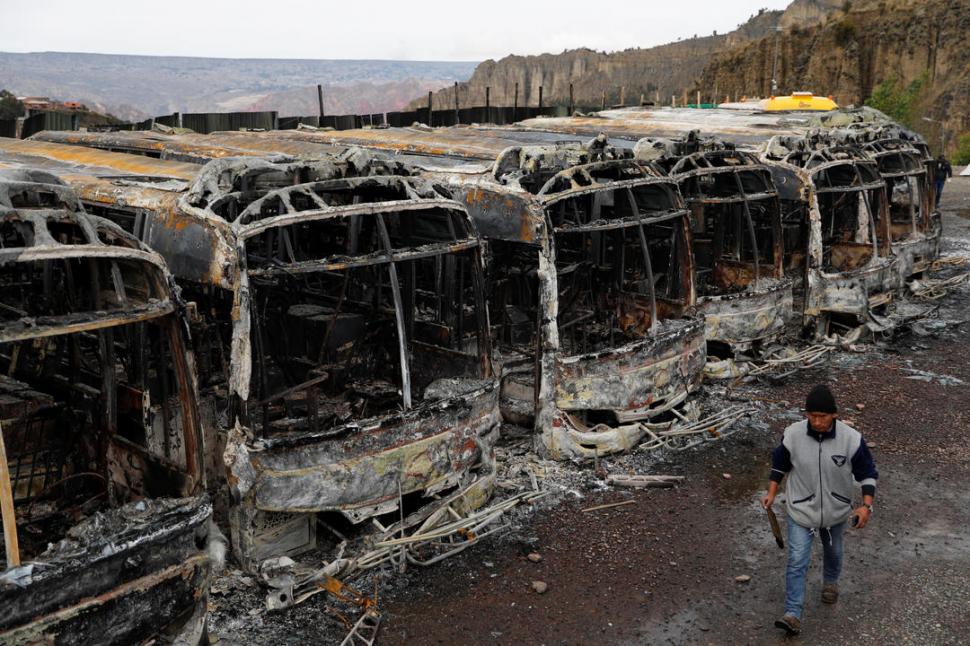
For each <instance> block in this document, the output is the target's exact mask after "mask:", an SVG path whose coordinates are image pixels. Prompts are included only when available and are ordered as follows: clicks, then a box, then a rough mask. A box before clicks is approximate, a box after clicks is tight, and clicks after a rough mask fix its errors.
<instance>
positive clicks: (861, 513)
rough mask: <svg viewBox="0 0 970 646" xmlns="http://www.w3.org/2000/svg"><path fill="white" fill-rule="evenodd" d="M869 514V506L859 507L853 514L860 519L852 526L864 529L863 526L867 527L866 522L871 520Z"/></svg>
mask: <svg viewBox="0 0 970 646" xmlns="http://www.w3.org/2000/svg"><path fill="white" fill-rule="evenodd" d="M869 514H870V512H869V509H868V508H866V507H864V506H859V507H857V508H856V510H855V511H854V512H852V515H853V516H855V517H856V518H858V519H859V520H858V521H856V523H855V524H854V525H852V526H853V527H855V528H856V529H862V528H863V527H865V526H866V523H868V522H869Z"/></svg>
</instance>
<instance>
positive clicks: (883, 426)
mask: <svg viewBox="0 0 970 646" xmlns="http://www.w3.org/2000/svg"><path fill="white" fill-rule="evenodd" d="M943 208H944V227H945V233H946V239H945V244H944V254H953V255H968V256H970V178H954V180H953V181H951V182H950V183H949V184H948V185H947V188H946V190H945V192H944V203H943ZM968 269H970V267H964V268H962V269H960V270H959V271H967V270H968ZM968 320H970V286H968V285H964V286H963V287H962V288H960V289H958V290H956V291H955V292H953V293H952V294H951V295H949V296H948V297H947V298H946V299H945V301H944V302H943V304H942V305H941V307H940V309H939V311H938V312H937V313H936V315H935V317H934V318H933V319H931V320H929V321H928V322H926V323H925V324H921V325H918V326H916V329H914V330H912V331H910V332H907V333H902V334H899V335H897V336H896V338H894V339H888V340H885V341H882V342H879V343H877V344H869V345H865V346H862V347H861V349H860V350H861V351H860V352H840V353H837V354H836V355H835V356H833V357H832V359H831V360H830V361H829V362H828V363H827V364H826V365H825V366H823V367H821V368H818V369H816V370H814V371H810V372H803V373H800V374H798V375H795V376H793V377H792V378H791V379H789V380H788V381H786V382H785V383H784V384H782V385H776V386H769V385H753V386H749V385H746V386H742V387H739V388H738V389H737V390H734V391H725V390H724V389H723V388H717V387H714V388H708V389H707V390H708V395H707V402H706V403H707V405H712V404H713V405H718V404H721V403H722V402H727V401H728V400H734V399H750V400H752V401H753V402H754V403H755V404H756V405H758V406H759V412H758V413H757V414H756V415H755V416H754V417H752V418H751V419H749V420H748V421H746V422H745V423H744V424H743V425H742V430H741V431H739V432H738V433H736V434H735V435H733V436H731V437H730V438H728V439H726V440H725V441H723V442H712V443H708V444H706V445H704V446H702V447H698V448H696V449H691V450H688V451H685V452H682V453H673V454H669V455H656V454H652V455H649V456H648V455H642V454H640V455H631V456H623V457H620V458H616V459H610V460H604V461H603V465H602V466H603V467H604V468H605V469H606V470H607V471H609V472H614V473H616V472H623V473H655V474H672V475H683V476H685V480H684V482H683V483H682V484H681V485H679V486H678V487H676V488H674V489H666V490H661V489H653V490H640V491H630V490H621V489H613V488H611V487H607V486H605V485H604V484H603V483H602V482H601V481H600V480H599V479H598V478H597V477H596V475H595V474H594V473H593V470H592V467H591V466H581V467H580V466H575V465H557V464H538V465H535V468H536V470H538V471H539V472H540V475H542V476H544V477H543V478H541V481H542V482H543V484H544V486H546V487H549V488H551V489H553V490H554V491H555V492H556V494H555V495H554V496H551V497H550V499H549V500H548V501H547V502H546V503H545V504H543V505H542V506H541V507H540V508H537V509H522V510H519V511H518V512H517V513H516V515H515V517H514V528H513V530H512V531H511V532H509V533H507V534H505V535H502V536H500V537H497V538H494V539H491V540H488V541H485V542H483V543H482V544H481V545H478V546H476V547H474V548H472V549H469V550H466V551H465V552H463V553H462V554H460V555H457V556H455V557H454V558H451V559H448V560H446V561H444V562H442V563H441V564H439V565H437V566H434V567H432V568H429V569H422V570H415V569H411V570H409V571H408V572H407V573H405V574H403V575H400V574H396V573H392V572H389V571H387V572H380V573H375V574H373V575H371V577H370V578H368V579H367V580H365V581H363V582H359V583H358V586H359V587H360V588H361V589H364V590H368V591H372V590H373V589H374V587H375V585H376V586H377V587H378V588H379V590H380V606H381V609H382V612H383V624H382V626H381V631H380V636H379V638H378V642H379V643H380V644H382V645H391V644H588V643H594V642H595V643H618V644H626V643H630V644H640V643H658V644H664V643H669V644H684V643H691V644H693V643H698V644H736V643H748V644H774V643H789V642H793V641H803V642H804V643H822V642H826V643H852V644H889V643H892V644H958V643H966V642H967V639H968V638H967V635H968V634H970V609H968V604H970V578H968V577H967V573H968V572H970V533H968V532H967V531H966V527H968V526H970V447H968V445H967V441H966V432H967V431H968V430H970V363H968V362H967V360H966V353H967V348H968V347H970V323H967V321H968ZM819 381H828V382H831V383H832V384H833V387H834V390H835V393H836V396H837V398H838V400H839V404H840V407H841V410H842V415H843V417H844V418H847V420H848V421H849V423H851V424H853V425H854V426H856V427H857V428H858V429H859V430H861V431H862V432H863V433H864V434H865V436H866V438H867V441H868V442H869V443H870V444H871V446H872V449H873V453H874V455H875V458H876V462H877V466H878V468H879V471H880V474H881V478H880V483H879V489H878V491H877V496H876V511H875V513H874V515H873V518H872V520H871V521H870V524H869V525H868V526H867V527H866V528H865V529H863V530H852V531H850V532H849V533H848V535H847V537H846V562H845V567H844V572H843V577H842V582H841V589H842V595H841V598H840V600H839V602H838V604H836V605H834V606H827V605H824V604H822V603H821V602H820V600H819V594H820V592H821V563H820V561H821V558H820V548H818V545H817V544H816V552H817V554H816V558H815V559H814V560H813V565H812V568H811V570H810V573H809V576H810V580H809V586H808V594H807V600H806V607H805V614H804V617H803V623H804V631H803V633H802V635H801V637H800V638H795V639H788V638H784V637H782V636H781V634H780V631H778V630H777V629H776V628H774V626H773V622H774V620H775V619H776V618H777V617H778V616H779V615H780V614H781V610H782V602H783V597H784V567H785V552H783V551H782V550H779V549H778V548H777V547H776V546H775V544H774V540H773V539H772V537H771V534H770V531H769V529H768V524H767V522H766V519H765V517H764V513H763V511H761V509H760V507H759V503H758V499H759V497H760V496H761V495H762V493H763V490H764V486H765V483H766V479H767V475H768V471H769V460H770V451H771V449H772V448H773V447H774V446H775V445H776V443H777V442H778V440H779V438H780V434H781V431H782V429H784V427H785V426H786V425H787V424H790V423H791V422H792V421H794V420H797V419H799V418H800V417H801V413H800V408H801V405H802V402H803V401H804V396H805V393H806V392H807V391H808V389H809V388H810V387H811V385H813V384H814V383H816V382H819ZM506 455H507V456H510V463H512V464H514V463H515V461H516V460H519V461H522V460H524V459H525V458H524V457H523V456H522V455H521V451H519V450H517V449H515V447H514V446H513V447H511V448H510V449H508V450H507V453H506ZM512 475H514V474H512ZM628 500H630V501H633V503H632V504H627V505H624V506H621V507H614V508H611V509H605V510H599V511H583V509H585V508H588V507H591V506H594V505H599V504H605V503H610V502H619V501H628ZM776 507H778V508H780V505H776ZM779 515H780V516H783V513H780V514H779ZM781 520H782V522H784V519H783V518H782V519H781ZM533 552H534V553H538V554H539V555H541V560H539V561H538V562H533V561H532V560H530V559H529V558H528V555H529V554H530V553H533ZM742 575H743V576H747V577H750V580H749V581H747V582H743V583H740V582H737V581H736V580H735V577H738V576H742ZM534 581H542V582H543V583H545V584H546V585H547V590H546V591H545V592H544V593H542V594H539V593H537V592H536V591H535V590H534V589H533V585H532V584H533V582H534ZM220 586H221V587H228V588H230V589H229V590H227V591H226V592H222V593H219V594H214V595H213V597H212V598H213V613H212V614H211V616H210V632H211V633H212V636H213V639H214V641H216V642H217V643H234V644H235V643H248V644H263V643H266V644H270V643H272V644H283V643H294V644H295V643H309V642H314V643H322V644H328V643H339V642H340V640H341V639H342V638H343V636H344V635H345V634H346V628H345V626H344V624H343V623H341V622H340V621H339V620H338V619H336V618H335V617H334V612H333V610H338V611H341V612H347V617H348V619H349V620H351V621H352V620H353V619H354V618H355V615H354V614H352V613H350V612H348V610H349V609H347V608H340V607H338V606H334V605H333V602H332V601H331V600H329V599H327V598H326V595H322V594H321V595H318V596H317V597H314V598H313V599H311V600H309V601H307V602H305V603H304V604H302V605H301V606H298V607H297V608H293V609H290V610H288V611H284V612H278V613H267V612H265V611H263V610H262V609H261V608H262V601H263V592H262V591H261V590H260V589H259V587H258V585H256V584H255V583H252V584H251V585H247V581H246V580H245V579H241V578H240V577H239V576H228V577H224V578H223V579H222V580H221V581H220ZM328 604H330V605H328Z"/></svg>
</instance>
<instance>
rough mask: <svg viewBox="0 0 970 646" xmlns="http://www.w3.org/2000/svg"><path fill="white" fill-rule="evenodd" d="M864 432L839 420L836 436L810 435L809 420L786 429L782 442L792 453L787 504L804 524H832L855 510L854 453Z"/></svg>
mask: <svg viewBox="0 0 970 646" xmlns="http://www.w3.org/2000/svg"><path fill="white" fill-rule="evenodd" d="M861 442H862V434H861V433H859V431H857V430H855V429H854V428H852V427H851V426H846V425H845V424H843V423H842V422H840V421H838V420H836V422H835V437H832V438H828V439H825V440H822V441H821V442H819V441H818V440H816V439H815V438H813V437H810V436H809V435H808V421H807V420H806V421H801V422H795V423H794V424H792V425H791V426H789V427H788V428H786V429H785V435H784V438H783V439H782V444H784V445H785V448H786V449H788V452H789V453H790V454H791V464H792V468H791V471H789V472H788V483H787V485H786V489H785V493H786V501H785V507H786V509H787V511H788V517H789V518H791V519H792V520H793V521H795V522H796V523H798V524H799V525H801V526H802V527H812V528H820V527H832V526H834V525H838V524H839V523H842V522H845V521H846V520H847V519H848V518H849V516H850V515H851V514H852V494H853V492H854V480H853V477H852V456H853V455H855V452H856V451H857V450H858V449H859V445H860V444H861Z"/></svg>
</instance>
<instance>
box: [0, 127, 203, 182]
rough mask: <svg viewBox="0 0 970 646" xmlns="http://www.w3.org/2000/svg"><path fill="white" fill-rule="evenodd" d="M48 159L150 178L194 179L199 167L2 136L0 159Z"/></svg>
mask: <svg viewBox="0 0 970 646" xmlns="http://www.w3.org/2000/svg"><path fill="white" fill-rule="evenodd" d="M18 157H19V158H34V159H36V158H47V159H50V160H52V161H55V162H63V163H67V164H72V165H76V166H78V167H79V168H82V167H83V168H84V169H85V172H91V171H93V170H95V169H96V172H95V173H93V174H97V175H105V174H112V173H113V174H128V175H144V176H150V177H171V178H175V179H182V180H192V179H193V178H195V175H196V173H198V172H199V167H198V166H197V165H195V164H188V163H185V162H175V161H168V160H163V159H152V158H151V157H145V156H143V155H129V154H124V153H113V152H108V151H104V150H98V149H95V148H86V147H84V146H70V145H65V144H54V143H48V142H46V141H31V140H19V139H8V138H6V137H0V158H2V159H16V158H18Z"/></svg>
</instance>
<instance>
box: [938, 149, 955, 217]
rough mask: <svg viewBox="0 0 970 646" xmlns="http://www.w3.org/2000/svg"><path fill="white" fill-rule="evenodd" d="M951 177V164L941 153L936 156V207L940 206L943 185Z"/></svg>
mask: <svg viewBox="0 0 970 646" xmlns="http://www.w3.org/2000/svg"><path fill="white" fill-rule="evenodd" d="M950 177H953V166H950V162H948V161H947V160H946V157H944V156H943V153H940V156H939V157H937V158H936V208H937V209H938V208H940V197H941V196H942V195H943V185H944V184H945V183H946V180H947V179H949V178H950Z"/></svg>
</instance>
